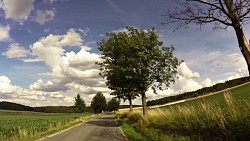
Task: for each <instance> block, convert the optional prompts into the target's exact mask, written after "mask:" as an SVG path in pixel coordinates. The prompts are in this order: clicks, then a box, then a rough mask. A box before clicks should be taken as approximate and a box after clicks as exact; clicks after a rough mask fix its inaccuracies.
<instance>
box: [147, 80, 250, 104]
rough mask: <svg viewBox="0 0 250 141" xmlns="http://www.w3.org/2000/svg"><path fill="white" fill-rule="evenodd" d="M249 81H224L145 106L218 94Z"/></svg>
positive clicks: (157, 100)
mask: <svg viewBox="0 0 250 141" xmlns="http://www.w3.org/2000/svg"><path fill="white" fill-rule="evenodd" d="M249 80H250V78H249V77H242V78H237V79H233V80H229V81H226V82H225V83H218V84H215V85H213V86H211V87H205V88H201V89H199V90H196V91H192V92H186V93H183V94H179V95H175V96H170V97H164V98H160V99H155V100H151V101H148V102H147V105H148V106H154V105H164V104H166V103H170V102H174V101H180V100H184V99H190V98H196V97H201V96H204V95H207V94H210V93H215V92H220V91H222V90H226V89H228V88H232V87H235V86H238V85H241V84H244V83H247V82H249Z"/></svg>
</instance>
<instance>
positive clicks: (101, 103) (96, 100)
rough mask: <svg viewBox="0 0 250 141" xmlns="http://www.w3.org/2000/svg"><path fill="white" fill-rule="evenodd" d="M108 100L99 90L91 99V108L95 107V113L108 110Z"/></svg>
mask: <svg viewBox="0 0 250 141" xmlns="http://www.w3.org/2000/svg"><path fill="white" fill-rule="evenodd" d="M106 107H107V102H106V98H105V96H104V95H103V94H102V93H101V92H98V93H97V94H96V95H95V96H94V97H93V99H92V101H91V108H93V110H94V113H101V112H102V111H104V110H106Z"/></svg>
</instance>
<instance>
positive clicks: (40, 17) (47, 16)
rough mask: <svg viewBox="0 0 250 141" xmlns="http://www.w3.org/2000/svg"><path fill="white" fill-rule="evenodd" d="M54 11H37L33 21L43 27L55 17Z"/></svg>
mask: <svg viewBox="0 0 250 141" xmlns="http://www.w3.org/2000/svg"><path fill="white" fill-rule="evenodd" d="M55 12H56V11H55V9H53V10H37V11H36V18H35V21H36V22H38V23H39V24H41V25H43V24H45V23H46V22H48V21H51V20H52V19H53V18H54V17H55Z"/></svg>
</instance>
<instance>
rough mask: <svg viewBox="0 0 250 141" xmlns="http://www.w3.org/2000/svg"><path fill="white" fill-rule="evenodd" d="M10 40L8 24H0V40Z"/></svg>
mask: <svg viewBox="0 0 250 141" xmlns="http://www.w3.org/2000/svg"><path fill="white" fill-rule="evenodd" d="M9 40H10V26H9V25H6V26H5V27H4V26H1V25H0V41H9Z"/></svg>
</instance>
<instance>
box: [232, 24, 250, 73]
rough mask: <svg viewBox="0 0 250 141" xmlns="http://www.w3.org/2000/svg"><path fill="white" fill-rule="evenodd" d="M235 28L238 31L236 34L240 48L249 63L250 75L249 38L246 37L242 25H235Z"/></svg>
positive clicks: (249, 71)
mask: <svg viewBox="0 0 250 141" xmlns="http://www.w3.org/2000/svg"><path fill="white" fill-rule="evenodd" d="M234 30H235V32H236V36H237V39H238V44H239V48H240V50H241V53H242V55H243V57H244V59H245V61H246V63H247V68H248V74H249V76H250V48H249V44H248V42H247V39H246V37H245V34H244V32H243V29H242V27H241V26H234Z"/></svg>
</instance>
